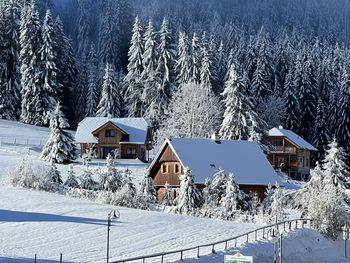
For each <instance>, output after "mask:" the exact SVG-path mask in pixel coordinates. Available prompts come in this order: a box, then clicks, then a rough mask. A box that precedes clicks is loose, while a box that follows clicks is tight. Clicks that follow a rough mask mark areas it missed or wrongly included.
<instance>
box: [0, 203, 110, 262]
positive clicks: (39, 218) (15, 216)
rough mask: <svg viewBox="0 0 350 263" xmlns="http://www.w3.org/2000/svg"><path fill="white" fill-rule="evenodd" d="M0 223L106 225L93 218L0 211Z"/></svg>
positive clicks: (102, 221) (104, 222) (104, 221)
mask: <svg viewBox="0 0 350 263" xmlns="http://www.w3.org/2000/svg"><path fill="white" fill-rule="evenodd" d="M0 222H69V223H78V224H91V225H107V222H106V220H101V219H95V218H86V217H75V216H64V215H55V214H45V213H35V212H21V211H12V210H2V209H0ZM0 262H1V261H0Z"/></svg>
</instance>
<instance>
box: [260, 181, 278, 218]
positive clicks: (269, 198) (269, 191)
mask: <svg viewBox="0 0 350 263" xmlns="http://www.w3.org/2000/svg"><path fill="white" fill-rule="evenodd" d="M274 193H275V189H274V188H273V187H272V186H271V184H269V185H268V186H267V188H266V191H265V198H264V200H263V202H262V209H263V213H264V214H265V215H269V214H270V213H271V204H272V202H273V195H274Z"/></svg>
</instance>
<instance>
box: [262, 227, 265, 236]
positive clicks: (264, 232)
mask: <svg viewBox="0 0 350 263" xmlns="http://www.w3.org/2000/svg"><path fill="white" fill-rule="evenodd" d="M262 238H263V239H264V238H265V227H264V228H263V236H262Z"/></svg>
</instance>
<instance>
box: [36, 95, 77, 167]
mask: <svg viewBox="0 0 350 263" xmlns="http://www.w3.org/2000/svg"><path fill="white" fill-rule="evenodd" d="M66 128H69V124H68V122H67V119H66V117H65V116H64V114H63V112H62V111H61V106H60V104H59V102H58V103H57V105H56V109H55V110H54V111H53V112H52V113H51V114H50V129H51V134H50V137H49V139H48V140H47V142H46V144H45V146H44V148H43V150H42V152H41V156H40V158H41V159H43V160H46V161H49V162H53V163H67V162H70V161H71V160H73V159H74V158H75V150H76V146H75V143H74V138H73V136H72V135H71V134H70V133H69V132H68V131H65V130H64V129H66Z"/></svg>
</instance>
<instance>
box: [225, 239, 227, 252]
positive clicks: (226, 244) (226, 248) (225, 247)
mask: <svg viewBox="0 0 350 263" xmlns="http://www.w3.org/2000/svg"><path fill="white" fill-rule="evenodd" d="M226 249H227V241H226V242H225V250H226Z"/></svg>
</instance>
